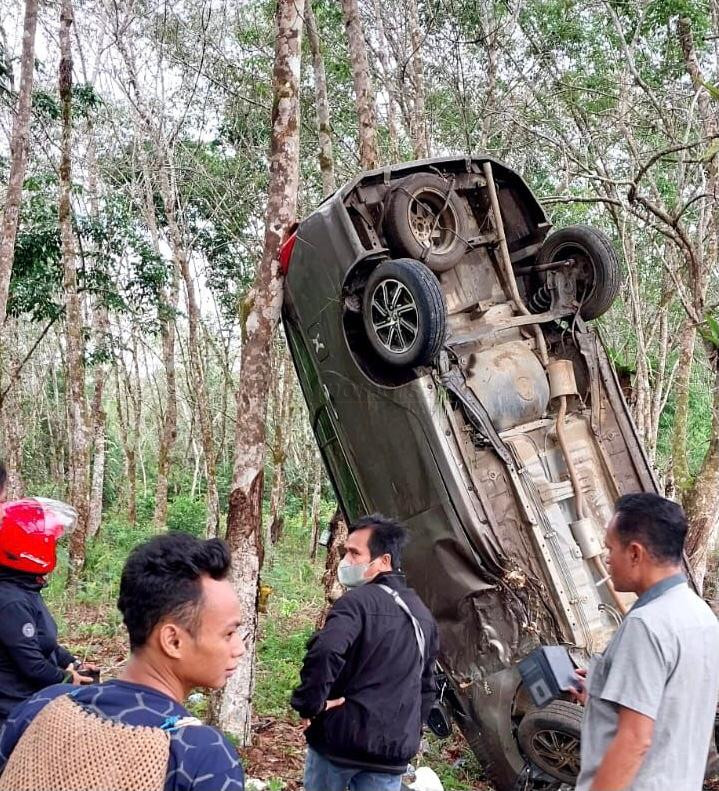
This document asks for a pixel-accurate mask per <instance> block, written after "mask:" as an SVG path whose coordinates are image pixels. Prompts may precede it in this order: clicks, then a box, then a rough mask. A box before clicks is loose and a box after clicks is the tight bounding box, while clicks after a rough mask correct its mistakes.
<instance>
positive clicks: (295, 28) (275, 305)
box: [219, 0, 304, 745]
mask: <svg viewBox="0 0 719 791" xmlns="http://www.w3.org/2000/svg"><path fill="white" fill-rule="evenodd" d="M303 13H304V0H278V2H277V6H276V38H275V62H274V69H273V74H272V86H273V95H274V101H273V106H272V141H271V146H270V156H269V162H270V178H269V185H268V192H267V210H266V212H265V240H264V249H263V253H262V259H261V261H260V263H259V266H258V269H257V273H256V275H255V280H254V284H253V287H252V292H251V295H250V296H249V297H248V299H249V305H248V308H249V310H248V311H247V312H246V315H247V319H246V323H245V328H244V330H245V333H244V343H243V347H242V363H241V367H240V375H239V380H238V381H239V383H240V385H239V388H238V390H237V393H236V397H237V423H236V433H235V460H234V472H233V476H232V488H231V491H230V498H229V510H228V515H227V540H228V542H229V544H230V547H231V550H232V559H233V567H234V573H235V577H234V583H235V588H236V590H237V593H238V596H239V598H240V601H241V602H242V606H243V608H244V612H245V618H246V622H247V624H248V625H249V626H250V627H251V628H250V636H249V638H248V640H247V653H246V654H245V656H244V657H243V658H242V660H241V662H240V665H239V667H238V670H237V672H236V673H235V675H234V676H233V677H232V678H231V679H230V681H229V682H228V684H227V687H226V688H225V690H224V694H223V695H222V700H221V702H220V706H219V723H220V726H221V727H222V729H223V730H226V731H229V732H230V733H231V734H233V735H234V736H235V737H236V738H237V739H238V740H239V742H240V744H243V745H245V744H247V743H249V740H250V724H251V715H252V707H251V700H252V692H253V688H254V667H255V637H256V629H257V599H258V592H259V575H260V568H261V567H262V559H263V550H262V484H263V469H264V462H265V416H266V410H267V393H268V392H269V390H270V387H269V385H270V382H269V377H270V371H271V368H270V346H271V343H272V336H273V334H274V332H275V328H276V326H277V322H278V320H279V316H280V308H281V306H282V274H281V270H280V265H279V261H278V255H279V250H280V245H281V243H282V241H283V239H284V237H285V235H286V233H287V230H288V228H289V227H290V225H291V223H292V222H294V220H295V215H296V211H297V188H298V181H299V147H300V137H299V79H300V44H301V35H302V17H303Z"/></svg>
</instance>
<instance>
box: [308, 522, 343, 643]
mask: <svg viewBox="0 0 719 791" xmlns="http://www.w3.org/2000/svg"><path fill="white" fill-rule="evenodd" d="M346 540H347V523H346V522H345V520H344V516H343V515H342V512H341V511H340V509H339V508H338V509H337V510H336V511H335V512H334V515H333V516H332V519H330V540H329V543H328V544H327V560H326V562H325V573H324V574H323V575H322V584H323V586H324V589H325V606H324V607H323V608H322V612H321V613H320V616H319V618H318V619H317V624H316V627H317V629H321V628H322V627H323V626H324V625H325V620H326V619H327V613H328V612H329V611H330V607H332V605H333V604H334V603H335V602H336V601H337V599H339V597H340V596H341V595H342V586H341V585H340V584H339V582H337V566H339V564H340V560H341V559H342V547H343V546H344V543H345V541H346Z"/></svg>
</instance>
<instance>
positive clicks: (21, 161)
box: [0, 0, 37, 327]
mask: <svg viewBox="0 0 719 791" xmlns="http://www.w3.org/2000/svg"><path fill="white" fill-rule="evenodd" d="M36 28H37V0H25V21H24V24H23V34H22V54H21V56H20V90H19V93H18V102H17V112H16V114H15V119H14V121H13V127H12V137H11V138H10V173H9V176H8V185H7V191H6V193H5V204H4V206H3V215H2V237H0V327H2V325H3V324H4V323H5V315H6V313H7V300H8V292H9V290H10V275H11V274H12V265H13V260H14V257H15V236H16V235H17V226H18V218H19V215H20V201H21V199H22V184H23V181H24V179H25V166H26V163H27V142H28V136H29V132H30V108H31V104H32V82H33V72H34V70H35V29H36Z"/></svg>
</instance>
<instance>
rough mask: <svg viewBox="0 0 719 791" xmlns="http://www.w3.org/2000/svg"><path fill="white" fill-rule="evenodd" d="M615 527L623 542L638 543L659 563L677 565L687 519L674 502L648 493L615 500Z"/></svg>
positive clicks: (626, 495)
mask: <svg viewBox="0 0 719 791" xmlns="http://www.w3.org/2000/svg"><path fill="white" fill-rule="evenodd" d="M615 511H616V515H617V517H616V520H615V522H614V525H615V527H616V529H617V533H618V534H619V537H620V538H621V539H622V541H623V542H624V543H625V544H627V543H628V542H629V541H638V542H639V543H640V544H642V546H644V547H646V549H647V550H648V552H649V553H650V554H651V555H652V557H654V559H655V560H657V561H658V562H659V563H667V564H668V563H680V562H681V559H682V551H683V550H684V539H685V538H686V535H687V518H686V516H685V515H684V511H683V510H682V508H681V506H680V505H678V504H677V503H674V502H672V501H671V500H667V499H666V497H660V496H659V495H658V494H653V493H651V492H641V493H639V494H625V495H624V496H623V497H620V498H619V499H618V500H617V504H616V506H615Z"/></svg>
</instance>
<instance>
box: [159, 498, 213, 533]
mask: <svg viewBox="0 0 719 791" xmlns="http://www.w3.org/2000/svg"><path fill="white" fill-rule="evenodd" d="M206 520H207V506H206V504H205V501H204V499H203V500H198V499H195V498H192V497H188V496H187V495H182V494H181V495H178V496H177V497H175V499H174V500H172V502H170V503H169V504H168V506H167V529H168V530H181V531H182V532H183V533H190V534H191V535H193V536H197V537H198V538H204V537H205V529H206Z"/></svg>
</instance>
